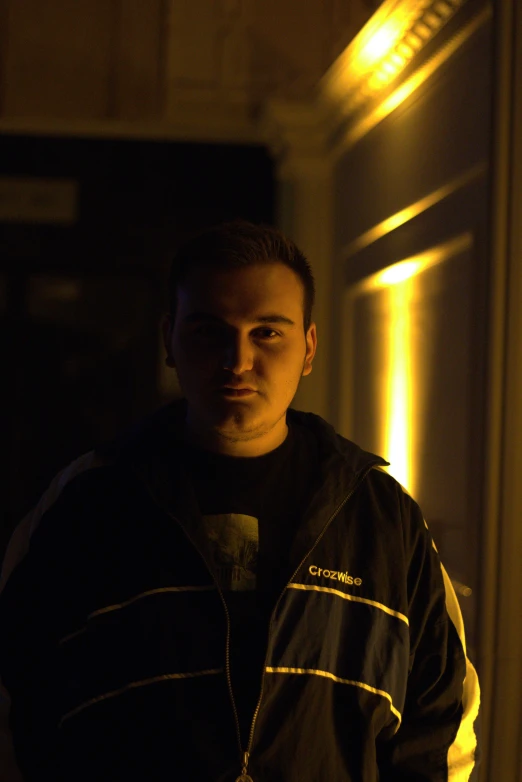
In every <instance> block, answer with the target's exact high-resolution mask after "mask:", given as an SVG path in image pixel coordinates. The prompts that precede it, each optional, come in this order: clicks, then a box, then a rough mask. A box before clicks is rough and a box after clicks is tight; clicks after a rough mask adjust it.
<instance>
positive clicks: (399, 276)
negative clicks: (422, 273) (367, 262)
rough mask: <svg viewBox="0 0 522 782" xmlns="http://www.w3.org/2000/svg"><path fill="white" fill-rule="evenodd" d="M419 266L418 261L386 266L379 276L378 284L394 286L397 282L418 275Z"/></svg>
mask: <svg viewBox="0 0 522 782" xmlns="http://www.w3.org/2000/svg"><path fill="white" fill-rule="evenodd" d="M420 266H421V262H420V261H401V262H400V263H394V264H393V266H388V268H387V269H384V271H382V272H381V273H380V275H379V279H378V283H380V284H381V285H396V284H397V283H399V282H404V280H407V279H409V278H410V277H413V275H414V274H418V272H419V268H420Z"/></svg>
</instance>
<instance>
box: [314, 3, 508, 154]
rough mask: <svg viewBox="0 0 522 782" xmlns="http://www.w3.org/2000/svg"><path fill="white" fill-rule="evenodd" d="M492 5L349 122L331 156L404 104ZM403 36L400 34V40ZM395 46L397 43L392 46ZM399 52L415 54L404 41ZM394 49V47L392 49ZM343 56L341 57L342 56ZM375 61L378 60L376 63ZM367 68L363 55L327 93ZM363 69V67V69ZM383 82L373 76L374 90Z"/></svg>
mask: <svg viewBox="0 0 522 782" xmlns="http://www.w3.org/2000/svg"><path fill="white" fill-rule="evenodd" d="M492 13H493V12H492V10H491V6H490V5H487V6H486V7H485V8H484V9H483V10H482V11H481V12H480V13H479V14H477V16H476V17H474V18H473V19H472V21H471V22H470V23H469V24H468V25H467V26H466V27H464V28H463V29H462V30H461V31H460V32H458V33H457V34H456V35H455V36H454V37H453V38H452V39H451V40H450V41H449V42H448V44H447V46H445V47H444V48H443V49H441V50H440V51H438V52H437V53H436V54H435V55H434V56H433V57H432V58H431V59H430V60H428V61H427V62H426V63H425V64H424V65H422V66H421V67H420V68H419V69H418V70H417V71H416V72H415V73H414V74H412V76H410V77H409V78H408V79H407V80H406V81H405V82H403V83H402V84H401V85H400V86H399V87H398V88H397V89H396V90H394V91H393V92H392V94H391V95H388V96H387V97H386V98H385V99H384V101H383V102H382V103H379V104H378V105H377V106H375V108H373V109H372V110H370V111H368V112H367V113H366V114H365V115H364V116H363V118H362V119H361V120H360V121H359V122H357V123H356V124H354V125H350V126H349V127H348V129H347V131H346V134H345V135H344V136H343V137H342V138H340V139H339V141H338V143H337V145H336V146H335V147H334V148H333V149H332V151H331V153H330V155H331V158H332V159H333V160H336V159H337V158H338V156H339V154H341V153H343V154H344V153H345V152H346V150H347V149H349V148H350V147H352V146H353V145H354V144H356V143H357V142H358V141H359V139H361V138H362V137H363V136H365V135H366V134H367V133H369V132H370V130H372V129H373V128H374V127H375V126H376V125H378V124H379V122H382V120H383V119H385V118H386V117H388V116H389V115H390V114H391V113H392V112H393V111H395V109H397V108H398V107H399V106H401V105H402V104H403V103H404V102H405V101H406V100H407V99H408V98H409V97H410V96H411V95H413V93H414V92H415V91H416V90H418V89H419V87H421V86H422V85H423V84H425V82H426V81H427V80H428V79H429V78H430V77H431V76H432V75H433V74H434V73H435V72H436V71H437V70H438V69H439V68H440V67H441V66H442V65H443V64H444V63H445V62H446V61H447V60H448V59H449V58H450V57H451V56H452V55H453V54H454V53H455V52H456V51H458V49H459V48H460V47H461V46H462V45H463V44H464V43H465V42H466V41H467V40H468V39H469V38H471V37H472V36H473V34H474V33H475V32H476V31H477V30H478V29H480V27H481V26H482V25H483V24H485V23H486V22H488V21H489V19H490V18H491V15H492ZM399 37H400V36H398V37H397V40H398V39H399ZM410 39H411V40H412V43H413V44H414V46H415V47H416V46H417V42H418V44H419V45H421V44H422V41H420V39H416V37H415V36H410ZM392 48H395V45H394V46H393V47H392ZM397 51H399V52H401V53H402V54H404V56H405V57H406V58H409V57H410V56H412V55H413V54H414V50H413V49H412V48H410V47H408V46H407V44H405V43H404V42H401V43H400V44H398V45H397ZM390 52H391V48H390ZM340 59H341V58H340ZM373 64H374V65H375V64H376V63H375V61H374V63H373ZM364 68H366V71H367V70H368V68H367V67H366V65H364V63H363V61H362V60H361V59H360V58H356V59H355V62H354V64H352V65H351V70H350V72H348V71H347V72H346V73H345V74H343V79H344V80H345V81H343V80H340V79H339V78H338V79H337V82H334V84H335V85H336V86H335V87H334V85H333V84H332V85H330V86H329V85H328V82H325V92H326V93H327V94H331V95H332V96H333V95H334V94H335V91H336V90H337V94H338V95H339V93H340V94H342V91H343V89H344V90H345V91H346V86H345V84H349V83H350V77H351V80H352V82H353V79H354V78H361V74H364V73H365V71H364ZM361 69H362V70H361ZM384 83H385V82H384V81H377V80H375V79H373V83H372V87H373V89H375V90H378V89H380V88H381V87H383V85H384Z"/></svg>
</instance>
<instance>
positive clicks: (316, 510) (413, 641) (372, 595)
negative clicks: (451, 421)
mask: <svg viewBox="0 0 522 782" xmlns="http://www.w3.org/2000/svg"><path fill="white" fill-rule="evenodd" d="M185 410H186V402H185V400H179V401H177V402H175V403H173V404H171V405H168V406H167V407H165V408H163V409H162V410H160V411H158V412H157V413H156V414H154V415H153V416H151V417H150V418H148V419H146V420H145V421H143V422H141V423H140V424H139V425H137V426H135V427H133V428H132V429H131V430H130V431H129V432H127V433H125V434H124V435H123V436H122V437H120V438H118V439H117V440H115V441H114V442H112V443H108V444H105V445H103V446H100V447H99V448H97V449H95V450H94V451H93V452H91V453H89V454H86V455H84V456H83V457H80V458H79V459H78V460H76V461H75V462H73V463H72V465H70V466H69V467H68V468H66V469H65V470H64V471H62V472H61V473H60V474H59V475H58V476H57V477H56V479H55V481H53V484H51V487H50V488H49V490H48V492H47V493H46V495H44V496H43V498H42V500H41V502H40V503H39V506H38V507H37V508H36V509H35V510H34V511H33V512H32V514H30V516H29V517H27V518H26V519H25V520H24V521H23V522H22V523H21V525H20V527H19V529H18V530H17V531H15V534H14V536H13V539H12V541H11V544H10V547H9V549H8V551H7V554H6V558H5V560H4V569H3V574H2V584H3V590H2V592H1V594H0V637H1V644H0V676H1V680H2V683H3V686H4V688H5V691H4V692H5V695H6V696H8V698H9V701H7V700H6V702H9V705H10V713H9V720H10V729H11V733H12V741H13V745H14V751H15V755H16V760H17V763H18V766H19V768H20V770H21V772H22V774H23V778H24V780H26V782H33V781H34V782H40V781H41V780H51V779H52V780H55V782H59V781H60V780H63V781H64V782H65V781H67V782H83V780H94V779H95V780H97V782H105V780H106V781H107V782H109V780H111V782H115V781H116V780H118V781H120V780H121V782H131V781H133V780H144V779H146V780H147V781H148V782H154V781H155V780H158V782H159V780H161V781H163V780H180V782H234V780H236V779H237V778H238V777H240V775H241V774H242V772H243V774H248V776H249V777H250V778H251V779H252V780H253V782H323V780H324V782H326V780H328V781H330V780H336V782H377V780H380V781H381V782H391V780H400V782H428V780H429V782H439V781H440V782H446V781H447V780H448V781H450V780H455V781H456V780H458V782H464V780H467V779H469V775H470V774H471V771H472V769H473V767H474V763H475V760H474V755H475V749H476V738H475V733H474V723H475V720H476V718H477V714H478V709H479V688H478V682H477V676H476V673H475V670H474V668H473V666H472V665H471V663H470V662H469V660H467V658H466V651H465V641H464V631H463V627H462V618H461V614H460V611H459V607H458V603H457V599H456V597H455V593H454V591H453V588H452V586H451V582H450V580H449V578H448V577H447V574H446V573H445V571H444V568H443V567H442V565H441V563H440V559H439V556H438V554H437V551H436V548H435V546H434V543H433V541H432V538H431V535H430V533H429V531H428V528H427V526H426V524H425V522H424V520H423V516H422V513H421V510H420V508H419V506H418V505H417V503H416V502H415V501H414V500H413V499H412V498H411V497H410V496H409V495H408V493H407V492H406V491H405V489H404V488H403V487H402V486H401V485H400V484H399V483H398V482H397V481H396V480H395V479H394V478H392V477H391V476H390V475H389V474H388V473H387V472H386V471H384V470H383V469H382V467H383V466H385V465H387V464H388V463H387V462H385V461H384V460H383V459H382V458H380V457H379V456H375V455H374V454H371V453H368V452H366V451H363V450H362V449H360V448H359V447H358V446H357V445H355V444H354V443H352V442H350V441H349V440H347V439H346V438H344V437H342V436H340V435H339V434H337V433H336V432H335V430H334V429H333V428H332V427H331V426H330V425H329V424H328V423H327V422H326V421H324V420H323V419H322V418H320V417H319V416H316V415H314V414H311V413H303V412H299V411H297V410H293V409H292V408H290V409H289V410H288V412H287V423H288V426H289V436H288V438H287V441H285V443H283V445H282V446H280V447H279V448H278V449H276V451H274V452H272V453H270V454H267V455H265V456H263V457H259V458H256V459H250V460H249V459H238V460H235V459H231V458H230V457H224V458H223V457H220V456H213V455H211V454H209V453H208V452H203V453H202V452H199V451H197V450H194V449H191V448H190V447H188V446H186V445H185V444H184V443H183V436H182V429H183V421H184V415H185ZM202 465H203V466H202ZM224 517H226V518H227V520H230V518H232V519H233V521H234V523H235V522H238V524H241V523H242V522H243V521H246V522H247V523H248V524H250V523H251V522H252V520H253V519H254V520H256V519H257V518H258V519H259V546H258V554H259V569H258V572H257V576H258V581H257V584H255V587H253V588H252V589H249V588H248V587H246V588H245V589H246V591H241V589H243V587H241V588H239V591H237V590H236V591H234V589H235V588H234V587H231V584H230V582H227V584H228V587H230V588H229V589H228V590H227V589H226V588H225V586H224V584H225V581H224V580H223V579H224V578H225V576H224V575H223V574H224V573H225V571H226V573H228V575H230V573H239V571H241V574H240V575H241V577H243V576H245V574H246V576H245V577H248V578H250V577H251V576H252V572H254V571H255V565H252V564H249V565H245V567H244V568H243V567H237V562H239V560H237V561H236V562H235V565H234V563H233V565H232V566H231V567H232V569H229V570H227V569H226V568H224V569H223V568H222V567H221V565H219V566H218V565H217V564H216V549H215V546H214V543H215V541H214V542H213V541H212V539H211V538H212V530H213V529H215V528H216V527H215V525H214V526H213V524H214V522H215V523H216V524H217V522H219V521H223V518H224ZM209 519H210V521H211V524H210V526H209V525H208V524H207V525H205V520H206V521H208V520H209ZM262 519H263V520H264V521H263V522H262ZM274 520H275V521H274ZM252 523H253V522H252ZM222 529H227V530H229V529H230V527H226V525H225V527H222ZM205 530H206V531H205ZM209 530H210V534H209ZM227 546H228V549H227V550H228V551H230V550H232V549H231V546H232V544H231V543H230V541H228V542H227ZM232 547H233V546H232ZM243 550H244V547H243V549H242V551H243ZM251 553H252V552H251V551H250V554H249V555H248V556H250V555H251ZM238 556H239V555H238ZM241 556H243V554H241ZM245 556H246V555H245ZM247 559H248V557H247ZM221 564H222V563H221ZM248 568H250V569H251V570H248ZM227 578H228V576H227ZM238 583H239V582H238ZM244 583H247V582H246V581H245V582H244ZM249 583H250V582H249ZM252 583H254V582H252ZM245 779H247V777H246V776H245Z"/></svg>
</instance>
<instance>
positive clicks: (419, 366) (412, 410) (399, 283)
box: [352, 234, 472, 496]
mask: <svg viewBox="0 0 522 782" xmlns="http://www.w3.org/2000/svg"><path fill="white" fill-rule="evenodd" d="M471 246H472V236H471V235H470V234H464V235H462V236H460V237H457V238H455V239H454V240H452V241H450V242H447V243H445V244H443V245H440V246H439V247H435V248H433V249H432V250H429V251H426V252H425V253H423V254H422V255H419V256H416V257H413V258H409V259H406V260H404V261H401V262H399V263H396V264H393V265H392V266H389V267H388V268H386V269H384V270H383V271H381V272H378V273H377V274H375V275H372V276H371V277H368V278H367V279H365V280H363V281H362V282H361V283H359V284H358V285H356V286H354V288H353V289H352V295H353V296H354V297H355V298H356V297H358V296H361V297H363V298H365V299H370V302H365V303H364V302H362V303H361V304H360V305H359V306H362V307H363V308H364V307H366V308H367V309H368V308H369V309H370V310H371V311H373V312H372V317H373V319H374V321H375V324H374V326H373V327H372V330H374V336H375V337H377V340H376V344H375V350H376V351H377V352H378V355H376V362H375V363H376V367H375V369H376V371H377V378H378V382H377V389H378V390H377V394H376V397H375V400H374V401H375V403H376V409H375V410H374V411H373V414H374V416H375V419H376V421H378V422H379V423H378V430H377V431H376V432H375V435H374V437H375V447H377V452H378V453H380V454H382V455H383V456H384V457H385V458H386V459H387V460H388V461H389V462H390V467H389V468H387V469H388V470H389V472H390V473H391V474H392V475H393V476H394V478H396V479H397V480H398V481H399V482H400V483H401V484H402V485H403V486H404V487H405V488H406V489H407V490H408V491H409V492H410V493H411V494H412V495H413V496H415V495H416V491H417V489H418V485H417V482H416V478H417V474H416V469H418V466H419V460H418V458H416V457H417V456H418V451H419V447H420V444H421V443H422V442H423V437H424V436H426V437H429V431H425V430H426V428H427V427H426V425H425V423H424V422H425V421H426V414H427V413H428V410H427V393H428V389H429V388H430V387H431V377H430V375H431V373H433V371H434V367H433V366H432V364H431V362H430V360H429V359H430V356H433V354H434V347H435V346H434V339H435V329H436V323H435V322H434V321H433V320H432V322H431V323H430V322H429V319H430V316H431V317H432V318H433V316H436V314H437V313H436V312H434V311H433V310H431V311H430V300H432V301H433V299H434V297H435V298H436V295H437V289H438V288H440V283H441V276H440V275H438V274H437V272H436V270H435V269H434V267H436V266H438V265H439V264H442V263H444V262H445V261H449V260H451V259H453V258H455V257H458V256H459V255H461V254H462V253H464V252H465V251H466V250H469V249H470V248H471ZM430 269H431V270H433V271H434V272H435V274H431V275H428V274H427V271H428V270H430ZM372 299H373V301H371V300H372ZM419 304H422V306H421V307H419V306H418V305H419ZM439 317H440V315H439ZM442 317H444V315H443V316H442ZM448 347H450V346H448ZM366 388H367V387H366ZM431 412H432V413H434V414H435V411H434V410H432V411H431ZM432 421H433V419H432ZM433 423H435V421H433ZM414 457H415V458H414Z"/></svg>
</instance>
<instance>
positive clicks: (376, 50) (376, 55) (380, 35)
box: [359, 23, 400, 70]
mask: <svg viewBox="0 0 522 782" xmlns="http://www.w3.org/2000/svg"><path fill="white" fill-rule="evenodd" d="M399 33H400V26H399V25H397V23H395V24H393V23H387V24H384V25H383V26H382V27H380V28H379V29H378V30H376V31H375V32H374V33H373V34H372V35H371V36H370V38H369V40H368V41H367V42H366V43H365V44H364V46H363V47H362V49H361V51H360V53H359V58H360V60H359V63H360V67H361V69H364V70H366V69H367V68H370V67H371V66H372V65H374V64H375V63H376V62H378V61H379V60H382V58H383V57H385V56H386V55H387V54H388V52H390V51H391V49H393V47H394V46H395V44H396V43H397V38H398V34H399Z"/></svg>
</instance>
